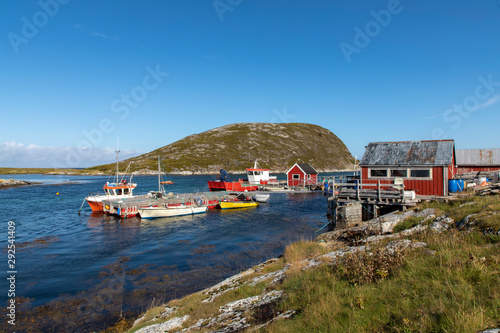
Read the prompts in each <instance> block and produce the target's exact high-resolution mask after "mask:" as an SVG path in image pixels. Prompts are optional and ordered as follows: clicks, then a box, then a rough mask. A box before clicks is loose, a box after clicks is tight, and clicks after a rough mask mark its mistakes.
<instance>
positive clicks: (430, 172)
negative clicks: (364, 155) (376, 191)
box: [367, 166, 433, 180]
mask: <svg viewBox="0 0 500 333" xmlns="http://www.w3.org/2000/svg"><path fill="white" fill-rule="evenodd" d="M367 169H368V178H369V179H380V180H392V179H396V178H401V179H407V180H432V179H433V177H432V176H433V175H432V167H419V166H416V167H406V168H403V167H397V166H377V167H373V168H372V167H368V168H367ZM372 170H386V174H387V176H373V177H372ZM391 170H406V177H391ZM412 170H429V177H411V171H412Z"/></svg>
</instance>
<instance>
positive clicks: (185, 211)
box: [137, 204, 208, 220]
mask: <svg viewBox="0 0 500 333" xmlns="http://www.w3.org/2000/svg"><path fill="white" fill-rule="evenodd" d="M207 209H208V208H207V206H196V205H184V204H182V205H177V206H169V205H165V207H141V208H137V210H138V212H139V215H140V216H141V218H142V219H146V220H151V219H156V218H160V217H172V216H183V215H193V214H202V213H206V212H207Z"/></svg>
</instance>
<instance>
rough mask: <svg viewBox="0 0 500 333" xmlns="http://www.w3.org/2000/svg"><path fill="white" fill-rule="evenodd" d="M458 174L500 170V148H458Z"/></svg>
mask: <svg viewBox="0 0 500 333" xmlns="http://www.w3.org/2000/svg"><path fill="white" fill-rule="evenodd" d="M456 154H457V174H459V175H461V174H464V173H468V172H479V171H496V170H500V148H496V149H458V150H457V151H456Z"/></svg>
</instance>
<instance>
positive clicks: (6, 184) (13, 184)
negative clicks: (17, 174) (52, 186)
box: [0, 178, 40, 189]
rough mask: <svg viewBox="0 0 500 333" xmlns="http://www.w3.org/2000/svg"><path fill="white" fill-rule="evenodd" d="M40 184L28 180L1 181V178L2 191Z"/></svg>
mask: <svg viewBox="0 0 500 333" xmlns="http://www.w3.org/2000/svg"><path fill="white" fill-rule="evenodd" d="M39 184H40V183H36V182H29V181H26V180H19V179H1V178H0V189H5V188H10V187H18V186H29V185H39Z"/></svg>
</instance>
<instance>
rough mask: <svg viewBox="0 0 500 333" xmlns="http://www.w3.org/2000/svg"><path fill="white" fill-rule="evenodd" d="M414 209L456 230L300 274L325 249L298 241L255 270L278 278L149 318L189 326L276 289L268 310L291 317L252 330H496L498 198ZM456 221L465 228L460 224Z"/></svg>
mask: <svg viewBox="0 0 500 333" xmlns="http://www.w3.org/2000/svg"><path fill="white" fill-rule="evenodd" d="M422 208H434V209H435V210H437V211H438V213H443V214H447V216H448V217H452V218H453V219H455V221H456V226H457V227H456V228H452V229H450V230H448V231H445V232H441V233H438V232H433V231H432V230H431V229H427V230H425V231H423V232H420V233H415V234H412V235H408V236H407V237H406V238H407V239H410V240H412V241H413V242H425V243H426V244H427V246H426V247H420V248H414V249H411V250H409V249H405V250H395V249H391V250H389V249H388V248H387V247H385V245H386V243H387V242H388V241H389V240H387V241H385V242H384V241H382V242H380V243H372V244H370V251H369V252H364V251H359V252H351V253H350V254H347V255H345V256H344V257H342V259H340V260H337V261H335V262H332V263H329V264H327V263H323V264H321V265H319V266H317V267H315V268H310V269H307V270H303V269H302V268H303V267H304V265H305V264H304V262H303V260H304V259H307V258H314V257H317V256H318V255H321V254H323V253H325V252H327V251H331V250H332V249H331V248H330V249H328V248H327V247H325V246H323V245H320V244H318V243H315V242H311V241H299V242H296V243H294V244H291V245H290V246H288V247H287V249H286V251H285V255H284V256H283V257H282V258H280V259H278V260H277V261H275V262H273V263H272V264H269V265H268V266H266V267H265V268H264V269H263V271H262V272H260V273H259V274H264V273H269V272H273V271H278V270H281V269H283V267H285V265H287V267H289V269H288V270H287V271H286V278H285V280H284V281H283V283H281V284H277V285H272V286H270V285H267V284H266V282H261V283H259V284H257V285H255V286H253V287H251V286H249V285H248V284H243V285H242V286H241V287H240V288H237V289H234V290H230V291H228V292H226V293H224V294H222V295H221V296H219V297H218V298H216V299H215V301H214V303H201V300H202V299H204V298H206V295H204V296H203V295H201V294H200V293H197V294H193V295H190V296H187V297H185V298H183V299H181V300H175V301H171V302H169V303H168V306H169V307H174V306H175V307H178V308H179V310H178V311H177V312H176V313H174V314H172V315H170V316H168V317H165V318H160V319H159V320H157V321H155V323H159V322H163V321H165V320H168V319H170V318H172V317H180V316H183V315H186V314H188V315H189V316H190V319H189V321H188V322H187V323H185V324H184V327H189V326H191V325H193V324H194V323H196V322H197V320H198V319H201V318H215V317H216V316H217V315H218V314H219V308H220V306H221V305H224V304H226V303H228V302H231V301H234V300H238V299H243V298H246V297H249V296H254V295H259V294H262V293H265V292H269V291H270V290H272V289H277V290H282V291H284V292H285V295H286V297H285V298H284V299H283V300H282V301H281V302H280V303H278V304H277V305H276V306H277V310H278V311H279V312H281V313H284V312H286V311H289V310H295V311H296V314H295V315H294V316H293V317H292V318H290V319H283V320H276V321H274V322H272V323H271V324H269V325H268V326H265V327H263V328H261V329H260V330H259V331H260V332H477V331H479V330H483V329H486V328H491V327H499V326H500V288H499V285H498V283H499V281H500V251H499V250H500V248H499V247H500V236H499V235H498V234H497V232H498V230H499V228H500V200H499V199H498V197H472V198H467V199H463V200H457V201H453V202H451V203H449V204H445V203H426V204H424V205H422V206H421V207H419V209H422ZM473 218H474V220H472V219H473ZM422 220H424V218H423V217H422V218H418V219H409V220H408V221H403V222H402V225H403V226H402V227H400V228H401V230H404V229H406V228H410V227H411V226H413V225H416V224H418V223H420V222H421V221H422ZM465 220H467V221H468V224H466V225H465V226H464V224H463V223H462V222H463V221H465ZM255 276H257V273H253V274H249V275H247V276H245V277H244V278H243V279H242V280H243V281H245V280H250V279H251V278H253V277H255ZM161 311H162V308H154V309H152V310H151V311H150V312H149V313H148V314H147V316H149V318H152V316H154V315H158V313H159V312H161ZM246 315H247V316H248V318H250V319H251V318H253V317H255V314H252V313H247V314H246ZM150 324H151V322H150V323H149V325H150ZM145 325H147V324H146V323H143V326H145ZM139 327H142V326H138V327H134V328H133V329H131V330H129V331H128V332H134V331H135V330H136V329H138V328H139ZM212 329H213V328H212ZM201 331H202V332H203V331H204V330H203V329H202V330H201Z"/></svg>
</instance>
